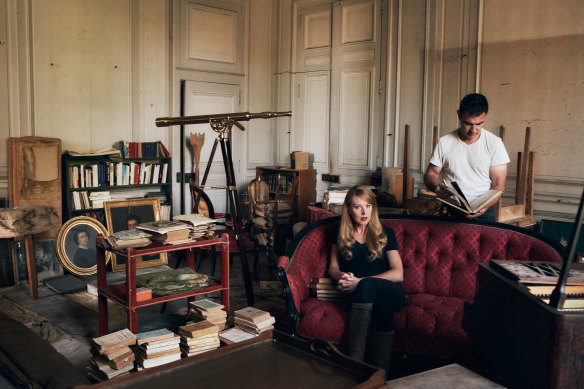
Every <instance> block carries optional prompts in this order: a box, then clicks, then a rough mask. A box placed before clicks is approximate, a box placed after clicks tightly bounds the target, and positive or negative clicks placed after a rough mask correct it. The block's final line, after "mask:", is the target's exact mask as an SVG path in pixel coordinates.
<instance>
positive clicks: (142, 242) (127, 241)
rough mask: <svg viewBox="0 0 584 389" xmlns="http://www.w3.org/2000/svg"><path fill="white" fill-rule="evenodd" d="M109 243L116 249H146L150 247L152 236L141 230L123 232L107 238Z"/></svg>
mask: <svg viewBox="0 0 584 389" xmlns="http://www.w3.org/2000/svg"><path fill="white" fill-rule="evenodd" d="M107 241H108V243H109V244H110V245H111V246H112V247H113V248H114V249H118V248H124V247H144V246H148V245H149V244H150V243H151V241H150V235H149V234H147V233H146V232H144V231H140V230H122V231H118V232H114V233H113V234H111V235H109V236H108V237H107Z"/></svg>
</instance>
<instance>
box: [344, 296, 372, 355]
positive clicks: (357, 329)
mask: <svg viewBox="0 0 584 389" xmlns="http://www.w3.org/2000/svg"><path fill="white" fill-rule="evenodd" d="M372 309H373V303H353V304H352V305H351V315H350V319H349V345H348V350H347V353H348V355H349V356H350V357H351V358H353V359H356V360H358V361H363V358H364V356H365V347H366V346H367V336H368V335H369V323H370V321H371V310H372Z"/></svg>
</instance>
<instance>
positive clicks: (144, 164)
mask: <svg viewBox="0 0 584 389" xmlns="http://www.w3.org/2000/svg"><path fill="white" fill-rule="evenodd" d="M122 142H123V141H122ZM122 142H120V146H121V147H122V150H124V148H123V147H124V146H123V145H122ZM145 144H147V145H148V146H147V147H145V146H144V145H145ZM130 145H131V146H130ZM126 149H127V150H126V152H123V151H122V152H121V153H120V154H121V155H70V154H64V155H63V157H62V165H63V167H62V168H63V222H65V221H66V220H68V219H70V218H72V217H75V216H90V217H93V218H94V219H97V220H98V221H100V222H101V223H102V224H104V225H106V222H105V215H104V212H103V203H104V201H110V200H124V199H127V198H135V197H156V198H159V199H160V203H161V211H162V216H163V219H168V218H169V217H170V215H171V201H172V185H171V179H170V175H171V170H172V165H171V163H172V159H171V158H170V154H169V153H168V150H166V148H165V147H164V145H162V143H161V142H143V143H138V142H129V143H128V146H127V147H126ZM138 149H140V150H142V149H143V150H144V151H143V152H142V151H141V152H139V153H138V152H137V151H136V150H138ZM130 150H131V151H130ZM124 155H125V156H126V157H123V156H124ZM144 155H145V156H146V157H144ZM165 215H166V216H165Z"/></svg>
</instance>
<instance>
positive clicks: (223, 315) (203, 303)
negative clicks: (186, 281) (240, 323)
mask: <svg viewBox="0 0 584 389" xmlns="http://www.w3.org/2000/svg"><path fill="white" fill-rule="evenodd" d="M189 306H190V310H189V313H190V315H191V319H193V321H194V322H198V321H203V320H207V321H210V322H211V323H213V324H215V325H216V326H217V328H218V329H219V331H221V330H223V329H224V328H225V322H226V321H227V312H225V309H224V308H225V307H224V306H223V304H219V303H216V302H214V301H211V300H209V299H203V300H197V301H191V302H190V303H189Z"/></svg>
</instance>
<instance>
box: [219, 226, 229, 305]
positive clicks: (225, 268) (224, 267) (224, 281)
mask: <svg viewBox="0 0 584 389" xmlns="http://www.w3.org/2000/svg"><path fill="white" fill-rule="evenodd" d="M222 240H223V243H221V244H220V245H219V246H220V250H221V285H222V286H223V288H224V289H223V290H222V291H221V304H223V306H224V309H225V312H229V237H228V236H227V234H223V237H222Z"/></svg>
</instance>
